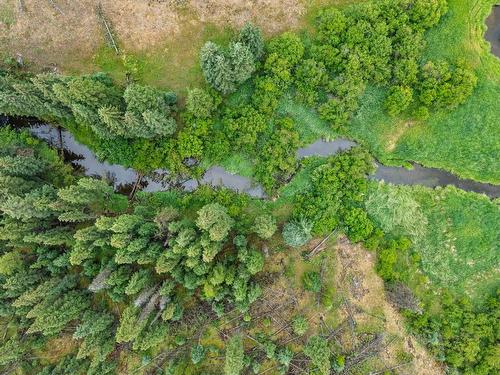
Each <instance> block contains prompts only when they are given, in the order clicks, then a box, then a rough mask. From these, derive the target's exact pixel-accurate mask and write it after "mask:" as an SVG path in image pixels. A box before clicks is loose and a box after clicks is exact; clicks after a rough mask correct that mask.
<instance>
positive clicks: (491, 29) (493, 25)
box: [484, 5, 500, 57]
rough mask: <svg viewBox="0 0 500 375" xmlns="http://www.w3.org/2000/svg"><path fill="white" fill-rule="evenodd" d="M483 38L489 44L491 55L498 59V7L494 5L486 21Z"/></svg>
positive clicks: (499, 37) (499, 54)
mask: <svg viewBox="0 0 500 375" xmlns="http://www.w3.org/2000/svg"><path fill="white" fill-rule="evenodd" d="M486 26H487V29H486V33H485V34H484V38H485V39H486V40H487V41H488V42H490V44H491V53H492V54H494V55H495V56H497V57H500V5H495V6H494V7H493V9H492V11H491V14H490V15H489V16H488V18H487V19H486Z"/></svg>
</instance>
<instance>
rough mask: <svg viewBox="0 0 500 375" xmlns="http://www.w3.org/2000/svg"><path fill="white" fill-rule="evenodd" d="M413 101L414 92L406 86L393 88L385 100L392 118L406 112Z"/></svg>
mask: <svg viewBox="0 0 500 375" xmlns="http://www.w3.org/2000/svg"><path fill="white" fill-rule="evenodd" d="M412 101H413V91H412V89H411V88H409V87H406V86H393V87H391V89H390V90H389V95H388V96H387V98H386V99H385V108H386V109H387V112H388V113H389V115H391V116H396V115H398V114H400V113H401V112H404V111H405V110H406V109H407V108H408V106H409V105H410V104H411V102H412Z"/></svg>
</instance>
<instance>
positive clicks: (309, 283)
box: [302, 271, 321, 293]
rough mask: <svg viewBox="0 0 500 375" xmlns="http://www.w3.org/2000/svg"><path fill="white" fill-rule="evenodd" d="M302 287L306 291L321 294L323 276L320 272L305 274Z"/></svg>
mask: <svg viewBox="0 0 500 375" xmlns="http://www.w3.org/2000/svg"><path fill="white" fill-rule="evenodd" d="M302 285H303V286H304V289H305V290H308V291H310V292H314V293H319V292H321V276H320V275H319V273H318V272H314V271H310V272H305V273H304V275H303V276H302Z"/></svg>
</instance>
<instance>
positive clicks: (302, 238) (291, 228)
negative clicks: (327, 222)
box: [283, 219, 312, 247]
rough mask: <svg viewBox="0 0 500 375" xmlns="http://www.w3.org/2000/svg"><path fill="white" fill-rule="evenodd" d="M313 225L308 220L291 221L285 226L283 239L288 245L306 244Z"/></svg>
mask: <svg viewBox="0 0 500 375" xmlns="http://www.w3.org/2000/svg"><path fill="white" fill-rule="evenodd" d="M311 229H312V225H311V224H310V223H309V222H308V221H307V220H304V219H302V220H295V221H290V222H288V223H286V224H285V226H284V227H283V239H284V241H285V243H286V244H287V245H288V246H292V247H299V246H302V245H305V244H306V243H307V242H308V241H309V240H310V239H311V238H312V236H311Z"/></svg>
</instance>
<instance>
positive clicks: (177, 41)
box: [0, 0, 344, 94]
mask: <svg viewBox="0 0 500 375" xmlns="http://www.w3.org/2000/svg"><path fill="white" fill-rule="evenodd" d="M342 2H344V1H334V2H331V3H342ZM23 3H24V5H25V9H21V8H20V7H19V5H18V1H17V0H4V4H2V5H1V7H0V43H1V44H2V46H5V48H4V49H3V50H2V51H0V58H2V59H4V58H5V57H8V56H10V57H14V58H16V57H18V56H22V58H23V60H24V61H25V62H26V63H27V64H28V67H29V69H30V70H55V71H59V72H62V73H67V74H80V73H88V72H92V71H98V70H104V71H107V72H109V73H110V74H111V75H112V76H113V77H114V78H117V79H119V80H121V79H123V78H124V76H125V73H126V72H129V71H130V70H133V71H134V73H135V74H136V76H137V77H136V78H138V79H139V80H140V81H143V82H144V83H148V84H152V85H155V86H161V87H169V88H171V89H174V90H176V91H180V92H181V94H182V92H183V91H184V90H185V89H186V87H187V86H191V85H195V84H199V83H200V82H201V72H200V70H199V68H198V51H199V49H200V48H201V46H202V45H203V43H204V42H205V41H206V40H208V39H212V40H213V39H216V40H217V39H218V40H220V39H222V40H224V39H227V38H228V37H229V36H230V35H231V33H232V30H233V29H237V28H239V27H241V26H242V25H243V24H244V23H245V22H247V21H252V22H254V23H255V24H256V25H258V26H259V27H261V29H262V30H263V32H264V33H265V34H266V35H272V34H275V33H277V32H280V31H284V30H288V29H294V28H299V27H301V26H303V24H304V19H305V17H306V16H307V11H308V10H309V9H311V8H313V7H317V6H319V5H321V4H322V3H325V1H324V0H316V1H308V2H307V1H302V0H282V1H278V0H254V1H250V2H249V1H244V0H209V1H205V0H203V1H201V0H191V1H189V0H120V1H114V0H101V1H97V0H79V1H72V0H57V1H53V2H50V1H47V0H24V1H23ZM98 3H101V5H102V9H103V12H104V15H105V17H106V19H107V20H109V23H110V24H111V25H112V28H113V32H114V35H115V37H116V40H117V43H118V46H119V47H120V49H121V56H116V54H115V53H114V51H113V50H112V49H111V48H108V47H107V46H106V45H105V39H104V33H103V30H102V29H101V28H102V26H101V24H100V23H99V21H98V18H97V16H96V5H97V4H98Z"/></svg>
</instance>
